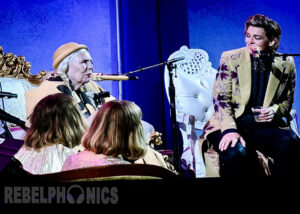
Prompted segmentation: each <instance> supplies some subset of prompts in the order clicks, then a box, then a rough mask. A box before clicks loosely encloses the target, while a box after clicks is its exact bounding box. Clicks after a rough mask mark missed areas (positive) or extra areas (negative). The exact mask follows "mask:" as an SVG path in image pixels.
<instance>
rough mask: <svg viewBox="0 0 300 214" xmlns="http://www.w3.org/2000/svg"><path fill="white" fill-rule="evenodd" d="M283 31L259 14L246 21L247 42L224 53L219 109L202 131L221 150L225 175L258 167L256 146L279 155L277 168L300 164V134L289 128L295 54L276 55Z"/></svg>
mask: <svg viewBox="0 0 300 214" xmlns="http://www.w3.org/2000/svg"><path fill="white" fill-rule="evenodd" d="M280 36H281V29H280V26H279V24H278V23H277V22H275V21H273V20H271V19H269V18H268V17H266V16H264V15H259V14H258V15H254V16H252V17H250V18H248V20H247V21H246V24H245V42H246V47H244V48H240V49H236V50H231V51H226V52H224V53H223V54H222V56H221V60H220V66H219V69H218V73H217V76H216V80H215V83H214V92H213V103H214V110H215V113H214V115H213V116H212V118H211V119H210V121H209V122H208V123H207V124H206V127H205V130H204V134H203V136H204V139H205V140H208V142H209V143H210V144H211V145H212V146H213V148H214V149H215V150H216V151H217V152H218V154H219V157H220V175H221V176H243V175H249V174H252V173H255V170H256V166H255V163H256V162H257V161H255V158H256V155H255V150H256V149H257V150H259V151H261V152H263V153H265V154H267V155H269V156H271V157H272V158H273V159H274V169H273V171H272V173H273V174H284V175H285V174H290V173H291V171H292V170H290V169H291V168H292V169H295V168H294V167H298V165H300V164H299V163H300V161H299V157H300V149H299V146H298V144H299V139H298V138H297V137H296V135H295V134H294V133H293V132H292V131H291V130H290V129H289V115H290V110H291V108H292V104H293V101H294V90H295V82H296V81H295V79H296V71H295V65H294V61H293V58H292V57H288V58H287V59H283V58H281V57H278V56H276V53H277V52H276V50H277V48H278V46H279V40H280ZM255 106H260V107H261V109H259V110H255V109H254V107H255ZM254 113H255V114H259V115H258V117H257V119H256V120H255V118H254ZM293 164H296V165H293ZM293 171H295V170H293ZM296 171H298V172H299V169H298V170H296Z"/></svg>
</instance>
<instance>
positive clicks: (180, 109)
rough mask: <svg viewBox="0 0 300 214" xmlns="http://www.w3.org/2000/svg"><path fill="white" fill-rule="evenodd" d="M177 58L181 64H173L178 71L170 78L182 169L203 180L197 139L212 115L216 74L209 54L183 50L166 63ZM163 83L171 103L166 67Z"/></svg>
mask: <svg viewBox="0 0 300 214" xmlns="http://www.w3.org/2000/svg"><path fill="white" fill-rule="evenodd" d="M177 57H184V60H181V61H178V62H176V63H175V64H176V66H177V68H176V71H175V75H173V82H174V86H175V104H176V120H177V122H178V124H179V129H180V132H181V134H182V138H183V154H182V156H181V162H182V167H183V168H184V169H189V170H192V171H194V172H195V175H196V177H204V176H205V166H204V163H203V158H202V154H200V150H199V146H198V143H197V138H198V137H199V136H200V134H201V132H202V130H203V127H204V125H205V123H206V122H207V121H208V120H209V118H210V117H211V115H212V113H213V105H212V88H213V82H214V79H215V76H216V72H217V71H216V70H215V69H214V68H213V67H212V66H211V63H210V62H209V57H208V54H207V53H206V52H205V51H204V50H202V49H188V47H187V46H182V47H181V48H180V50H178V51H176V52H174V53H173V54H171V55H170V57H169V58H168V60H171V59H174V58H177ZM164 79H165V80H164V81H165V87H166V93H167V96H168V100H169V101H170V97H169V93H168V86H169V71H168V68H167V67H165V73H164Z"/></svg>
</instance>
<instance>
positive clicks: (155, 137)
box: [148, 132, 162, 147]
mask: <svg viewBox="0 0 300 214" xmlns="http://www.w3.org/2000/svg"><path fill="white" fill-rule="evenodd" d="M161 136H162V133H159V132H152V133H151V134H150V136H149V140H148V144H149V145H150V146H151V147H154V145H157V146H159V145H161V144H162V140H161Z"/></svg>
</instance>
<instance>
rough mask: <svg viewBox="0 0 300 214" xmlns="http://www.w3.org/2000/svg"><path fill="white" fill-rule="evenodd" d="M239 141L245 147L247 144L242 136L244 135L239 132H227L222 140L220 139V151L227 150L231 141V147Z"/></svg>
mask: <svg viewBox="0 0 300 214" xmlns="http://www.w3.org/2000/svg"><path fill="white" fill-rule="evenodd" d="M238 141H240V142H241V143H242V146H243V147H245V146H246V142H245V140H244V139H243V138H242V136H241V135H240V134H239V133H237V132H230V133H227V134H225V135H224V136H223V138H222V140H221V141H220V144H219V149H220V151H225V150H226V149H227V148H228V146H229V145H230V143H231V147H234V146H235V144H236V143H237V142H238Z"/></svg>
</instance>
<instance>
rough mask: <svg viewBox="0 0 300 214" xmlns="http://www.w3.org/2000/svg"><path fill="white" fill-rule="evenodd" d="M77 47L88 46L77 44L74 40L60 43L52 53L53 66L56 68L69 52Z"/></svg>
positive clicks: (83, 47)
mask: <svg viewBox="0 0 300 214" xmlns="http://www.w3.org/2000/svg"><path fill="white" fill-rule="evenodd" d="M79 49H86V50H88V47H87V46H86V45H82V44H78V43H76V42H69V43H66V44H63V45H61V46H60V47H59V48H57V49H56V51H55V52H54V54H53V68H54V69H57V67H58V65H59V63H60V62H61V61H62V60H63V59H64V58H65V57H67V56H69V55H70V54H71V53H73V52H75V51H77V50H79Z"/></svg>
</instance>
